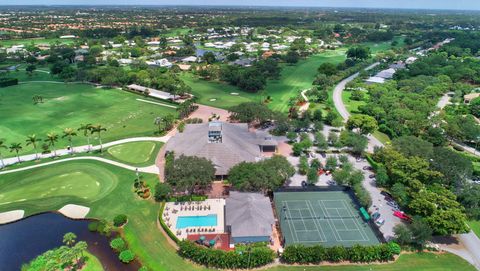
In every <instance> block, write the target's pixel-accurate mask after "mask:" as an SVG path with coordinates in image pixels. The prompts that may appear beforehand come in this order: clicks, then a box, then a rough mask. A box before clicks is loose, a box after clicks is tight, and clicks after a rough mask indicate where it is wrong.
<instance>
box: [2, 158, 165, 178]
mask: <svg viewBox="0 0 480 271" xmlns="http://www.w3.org/2000/svg"><path fill="white" fill-rule="evenodd" d="M79 160H94V161H99V162H103V163H106V164H110V165H114V166H117V167H121V168H124V169H128V170H131V171H136V170H137V169H138V171H139V172H143V173H151V174H158V168H157V166H155V165H151V166H148V167H134V166H130V165H127V164H124V163H120V162H117V161H113V160H109V159H106V158H103V157H96V156H82V157H70V158H65V159H60V160H56V161H50V162H46V163H42V164H38V165H31V166H27V167H22V168H16V169H10V170H5V171H0V175H3V174H8V173H14V172H20V171H25V170H30V169H34V168H39V167H44V166H49V165H54V164H58V163H63V162H69V161H79Z"/></svg>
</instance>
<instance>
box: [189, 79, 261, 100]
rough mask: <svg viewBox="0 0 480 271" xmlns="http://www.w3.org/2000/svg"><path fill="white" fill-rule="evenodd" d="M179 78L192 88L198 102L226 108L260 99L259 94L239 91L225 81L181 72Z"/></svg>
mask: <svg viewBox="0 0 480 271" xmlns="http://www.w3.org/2000/svg"><path fill="white" fill-rule="evenodd" d="M181 78H182V79H183V80H184V81H185V83H186V84H187V85H189V86H190V87H191V88H192V94H193V95H195V97H196V98H197V102H198V103H200V104H205V105H209V106H213V107H219V108H224V109H228V108H230V107H232V106H235V105H238V104H241V103H244V102H250V101H260V99H261V97H260V95H257V94H254V93H248V92H245V91H241V90H239V89H238V88H236V87H234V86H231V85H228V84H226V83H222V82H218V81H206V80H202V79H198V78H196V76H194V75H192V74H189V73H183V74H182V75H181ZM231 93H238V94H239V95H232V94H231Z"/></svg>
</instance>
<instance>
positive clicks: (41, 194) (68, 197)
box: [0, 162, 118, 208]
mask: <svg viewBox="0 0 480 271" xmlns="http://www.w3.org/2000/svg"><path fill="white" fill-rule="evenodd" d="M1 179H2V181H0V191H1V192H0V207H1V206H8V205H10V204H13V205H15V204H27V205H29V204H32V205H36V207H39V208H42V207H45V208H46V207H48V206H52V205H56V204H60V203H73V202H77V203H80V202H81V203H91V202H93V201H97V200H99V199H102V198H103V197H105V196H106V195H108V193H110V192H111V191H112V190H113V189H114V188H115V187H116V186H117V184H118V178H117V176H116V175H115V174H114V173H113V172H111V171H109V170H107V169H105V168H102V167H98V166H93V165H92V164H91V163H89V162H75V163H65V164H62V165H61V166H47V167H40V168H37V169H35V170H32V171H25V172H19V173H12V174H7V175H2V178H1ZM87 205H88V204H87Z"/></svg>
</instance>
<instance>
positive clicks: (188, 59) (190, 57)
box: [182, 56, 198, 63]
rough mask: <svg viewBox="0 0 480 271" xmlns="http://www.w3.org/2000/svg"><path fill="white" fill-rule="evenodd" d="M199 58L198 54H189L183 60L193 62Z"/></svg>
mask: <svg viewBox="0 0 480 271" xmlns="http://www.w3.org/2000/svg"><path fill="white" fill-rule="evenodd" d="M197 59H198V58H197V57H196V56H189V57H186V58H184V59H182V62H187V63H192V62H197Z"/></svg>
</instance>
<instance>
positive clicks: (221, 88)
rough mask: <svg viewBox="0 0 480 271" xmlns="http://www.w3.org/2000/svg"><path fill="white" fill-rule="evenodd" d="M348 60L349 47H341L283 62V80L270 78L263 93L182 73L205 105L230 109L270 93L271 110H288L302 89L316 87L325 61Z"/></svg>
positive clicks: (199, 100) (337, 61)
mask: <svg viewBox="0 0 480 271" xmlns="http://www.w3.org/2000/svg"><path fill="white" fill-rule="evenodd" d="M344 59H345V50H343V49H339V50H336V51H327V52H325V53H322V54H318V55H313V56H310V57H308V58H307V59H305V60H301V61H299V62H298V63H297V64H296V65H283V70H282V72H281V75H280V78H279V80H268V82H267V87H266V88H265V90H264V91H262V92H261V93H248V92H245V91H241V90H239V89H238V88H236V87H234V86H231V85H228V84H225V83H221V82H218V81H205V80H201V79H197V78H196V77H194V76H193V75H191V74H186V73H184V74H183V75H182V79H183V80H184V81H185V83H187V84H188V85H189V86H190V87H191V88H192V94H194V95H195V96H196V97H197V98H198V102H199V103H201V104H205V105H210V106H214V107H220V108H225V109H228V108H230V107H232V106H235V105H238V104H240V103H243V102H249V101H261V99H262V97H263V98H265V97H266V96H267V95H268V96H271V98H272V102H270V103H269V105H268V106H269V107H270V108H271V109H273V110H276V111H280V112H287V111H288V100H289V99H290V98H291V97H295V96H297V95H298V94H299V93H300V92H301V91H302V90H304V89H308V88H311V87H312V82H313V80H314V78H315V76H316V75H317V68H318V67H319V66H320V65H321V64H322V63H324V62H333V63H339V62H341V61H342V60H344ZM231 93H238V94H239V95H232V94H231ZM213 99H215V100H213Z"/></svg>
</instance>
